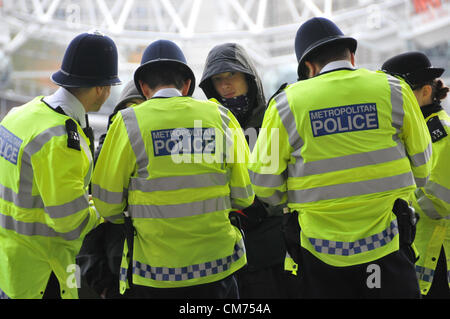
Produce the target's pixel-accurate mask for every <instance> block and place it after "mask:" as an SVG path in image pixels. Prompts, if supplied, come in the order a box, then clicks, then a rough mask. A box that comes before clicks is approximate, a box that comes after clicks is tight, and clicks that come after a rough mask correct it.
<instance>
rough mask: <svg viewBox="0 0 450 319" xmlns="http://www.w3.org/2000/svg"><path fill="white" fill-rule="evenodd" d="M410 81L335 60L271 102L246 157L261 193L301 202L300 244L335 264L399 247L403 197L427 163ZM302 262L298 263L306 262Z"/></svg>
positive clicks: (422, 177) (426, 142)
mask: <svg viewBox="0 0 450 319" xmlns="http://www.w3.org/2000/svg"><path fill="white" fill-rule="evenodd" d="M421 116H422V115H421V113H420V110H419V106H418V104H417V101H416V99H415V97H414V95H413V93H412V91H411V89H410V88H409V87H408V85H407V84H406V83H405V82H404V81H402V80H400V79H397V78H394V77H391V76H388V75H386V74H384V73H378V72H372V71H369V70H366V69H356V70H354V69H338V70H334V71H332V72H326V73H323V74H320V75H318V76H316V77H314V78H311V79H308V80H305V81H300V82H297V83H295V84H292V85H290V86H288V87H287V88H286V89H284V90H283V91H282V92H281V93H280V94H278V95H277V96H276V97H275V98H274V99H273V100H272V101H271V103H270V104H269V107H268V109H267V111H266V114H265V117H264V122H263V125H262V129H261V132H260V134H259V136H258V140H257V143H256V146H255V148H254V149H253V152H252V157H251V160H250V164H249V169H250V171H251V172H250V175H251V178H252V184H253V187H254V190H255V193H256V195H257V196H258V197H260V198H261V199H262V200H265V201H266V202H267V203H269V204H272V205H278V204H281V203H285V202H287V205H288V207H289V208H290V209H291V211H292V210H297V211H298V212H299V218H298V222H299V224H300V227H301V238H300V239H301V245H302V247H304V248H305V249H307V250H308V251H310V252H311V253H312V254H313V255H315V256H316V257H317V258H319V259H321V260H322V261H324V262H325V263H327V264H330V265H333V266H349V265H355V264H360V263H365V262H369V261H372V260H375V259H378V258H381V257H383V256H385V255H387V254H389V253H391V252H393V251H396V250H398V247H399V241H398V224H397V219H396V217H395V215H394V213H393V212H392V208H393V205H394V201H395V200H396V199H397V198H403V199H405V200H409V199H410V198H411V196H412V194H413V191H414V189H415V188H416V183H417V185H419V186H421V185H425V182H426V180H427V178H428V176H429V173H430V162H429V156H430V153H431V142H430V137H429V134H428V131H427V129H426V126H425V123H424V121H423V118H422V117H421ZM300 271H301V269H300Z"/></svg>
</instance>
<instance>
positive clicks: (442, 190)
mask: <svg viewBox="0 0 450 319" xmlns="http://www.w3.org/2000/svg"><path fill="white" fill-rule="evenodd" d="M382 70H384V71H386V72H389V73H392V74H395V75H399V76H401V77H403V78H404V79H405V80H406V81H407V82H408V83H409V85H410V86H411V89H412V90H413V92H414V95H415V96H416V98H417V101H418V102H419V106H420V110H421V111H422V115H423V117H424V118H425V122H426V123H427V126H428V130H429V133H430V136H431V140H432V142H433V144H432V145H433V152H432V156H431V166H432V169H431V175H430V179H429V180H428V182H427V184H426V185H425V186H423V187H420V188H418V189H417V190H416V192H415V197H414V201H413V205H414V208H415V209H416V211H417V212H418V213H419V214H420V223H419V224H418V225H417V234H416V240H415V245H416V247H417V250H418V251H419V255H420V258H419V260H418V261H417V264H416V272H417V277H418V278H419V284H420V292H421V293H422V295H423V296H424V298H427V299H428V298H447V299H449V298H450V289H449V285H450V262H449V260H450V257H449V256H450V220H449V219H450V170H449V169H448V163H449V161H450V138H449V137H448V135H449V134H450V118H449V116H448V114H447V113H446V112H445V110H444V109H443V108H442V106H441V100H443V99H444V98H445V97H446V96H447V93H448V91H449V88H448V87H446V86H445V85H444V83H443V82H442V80H441V79H439V77H440V76H441V75H442V74H443V73H444V69H442V68H436V67H433V66H432V65H431V63H430V60H429V59H428V57H427V56H426V55H425V54H423V53H422V52H417V51H413V52H405V53H402V54H399V55H396V56H394V57H392V58H390V59H388V60H387V61H386V62H385V63H384V64H383V66H382Z"/></svg>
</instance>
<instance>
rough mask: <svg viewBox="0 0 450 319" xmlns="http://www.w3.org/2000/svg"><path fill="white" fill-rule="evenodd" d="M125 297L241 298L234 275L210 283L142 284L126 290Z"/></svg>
mask: <svg viewBox="0 0 450 319" xmlns="http://www.w3.org/2000/svg"><path fill="white" fill-rule="evenodd" d="M125 298H130V299H134V298H139V299H141V298H145V299H147V298H148V299H239V293H238V288H237V284H236V279H235V278H234V276H233V275H231V276H228V277H226V278H225V279H222V280H219V281H215V282H211V283H208V284H203V285H197V286H190V287H180V288H153V287H146V286H140V285H133V287H132V288H131V289H129V290H127V291H126V293H125Z"/></svg>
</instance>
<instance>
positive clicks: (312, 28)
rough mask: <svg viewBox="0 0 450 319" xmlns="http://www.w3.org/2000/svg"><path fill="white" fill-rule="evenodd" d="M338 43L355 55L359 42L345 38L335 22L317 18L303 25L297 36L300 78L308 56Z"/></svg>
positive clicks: (298, 72)
mask: <svg viewBox="0 0 450 319" xmlns="http://www.w3.org/2000/svg"><path fill="white" fill-rule="evenodd" d="M336 42H342V43H345V44H347V45H348V48H349V49H350V51H351V52H352V53H355V51H356V47H357V41H356V40H355V39H354V38H352V37H347V36H345V35H344V34H343V33H342V31H341V30H340V29H339V28H338V26H337V25H336V24H335V23H334V22H333V21H331V20H328V19H326V18H322V17H319V18H317V17H315V18H311V19H309V20H308V21H306V22H305V23H303V24H302V25H301V26H300V28H299V29H298V31H297V35H296V36H295V54H296V56H297V61H298V69H297V74H298V76H299V77H300V78H301V77H302V74H301V66H302V64H303V63H304V61H305V58H306V57H307V55H308V54H310V53H311V52H313V51H314V50H316V49H318V48H320V47H322V46H324V45H326V44H329V43H336Z"/></svg>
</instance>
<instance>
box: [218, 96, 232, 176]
mask: <svg viewBox="0 0 450 319" xmlns="http://www.w3.org/2000/svg"><path fill="white" fill-rule="evenodd" d="M217 108H218V110H219V114H220V118H221V120H222V130H223V141H222V147H223V148H224V150H223V159H222V161H221V164H222V167H224V166H225V163H226V162H227V157H226V156H227V154H228V148H230V147H231V146H233V139H232V136H233V133H232V132H231V130H230V128H229V124H230V121H231V119H230V117H229V116H228V111H229V110H228V109H227V108H225V107H224V106H222V105H220V104H217ZM231 154H234V151H233V152H232V153H231Z"/></svg>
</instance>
